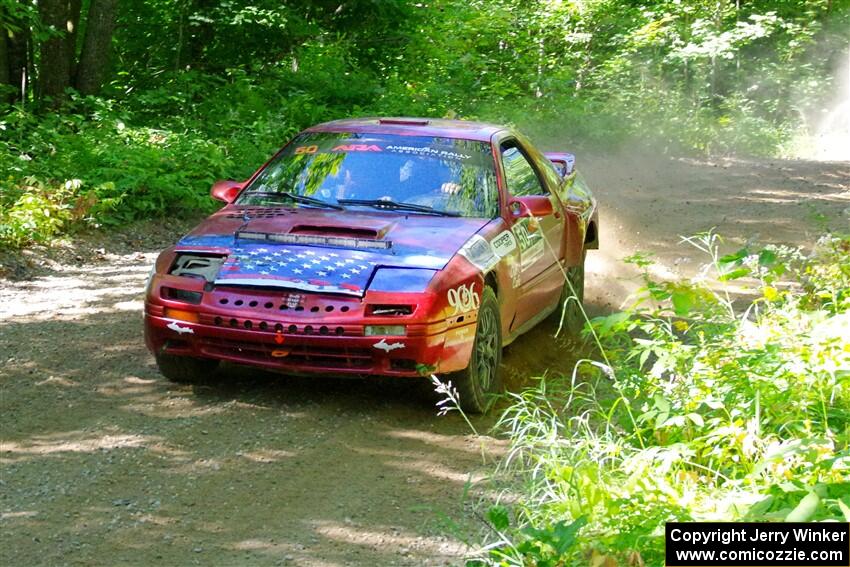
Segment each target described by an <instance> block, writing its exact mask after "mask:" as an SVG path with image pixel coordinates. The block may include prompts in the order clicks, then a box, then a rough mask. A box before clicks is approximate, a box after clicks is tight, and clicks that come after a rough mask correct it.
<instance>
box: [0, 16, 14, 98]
mask: <svg viewBox="0 0 850 567" xmlns="http://www.w3.org/2000/svg"><path fill="white" fill-rule="evenodd" d="M8 35H9V34H7V33H6V31H5V30H0V87H2V88H3V92H2V93H0V103H2V104H8V103H9V102H11V101H12V89H11V88H10V87H12V86H13V85H12V83H11V82H10V81H9V47H8V41H7V39H6V38H7V37H8Z"/></svg>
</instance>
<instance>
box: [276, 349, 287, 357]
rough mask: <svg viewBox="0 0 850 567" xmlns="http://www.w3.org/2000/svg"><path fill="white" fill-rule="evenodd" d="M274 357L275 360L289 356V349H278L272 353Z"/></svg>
mask: <svg viewBox="0 0 850 567" xmlns="http://www.w3.org/2000/svg"><path fill="white" fill-rule="evenodd" d="M272 356H273V357H275V358H283V357H285V356H289V349H282V348H276V349H274V350H273V351H272Z"/></svg>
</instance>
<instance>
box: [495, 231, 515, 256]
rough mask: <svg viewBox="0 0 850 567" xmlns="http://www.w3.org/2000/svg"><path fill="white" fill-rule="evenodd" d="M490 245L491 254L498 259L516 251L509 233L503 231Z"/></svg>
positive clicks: (511, 235) (512, 236) (513, 239)
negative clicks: (491, 248)
mask: <svg viewBox="0 0 850 567" xmlns="http://www.w3.org/2000/svg"><path fill="white" fill-rule="evenodd" d="M490 245H491V246H492V247H493V253H494V254H496V256H498V257H499V258H504V257H505V256H507V255H508V254H510V253H511V252H513V251H514V250H515V249H516V239H515V238H514V235H513V233H512V232H511V231H509V230H505V231H503V232H501V233H499V234H497V235H496V238H494V239H493V240H492V241H491V242H490Z"/></svg>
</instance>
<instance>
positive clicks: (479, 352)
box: [451, 287, 502, 413]
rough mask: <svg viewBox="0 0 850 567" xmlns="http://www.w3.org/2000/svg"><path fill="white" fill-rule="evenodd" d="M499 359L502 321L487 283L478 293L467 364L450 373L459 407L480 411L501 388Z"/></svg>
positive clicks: (471, 411)
mask: <svg viewBox="0 0 850 567" xmlns="http://www.w3.org/2000/svg"><path fill="white" fill-rule="evenodd" d="M501 362H502V324H501V320H500V317H499V302H498V300H497V299H496V294H495V293H494V292H493V290H492V289H491V288H489V287H485V288H484V291H483V292H482V293H481V306H480V307H479V309H478V325H477V327H476V330H475V340H474V343H473V346H472V356H470V358H469V366H467V367H466V368H465V369H464V370H461V371H460V372H457V373H455V374H453V375H452V376H451V378H452V380H453V382H454V383H455V386H456V387H457V390H458V394H459V395H460V407H461V409H463V410H464V411H467V412H470V413H483V412H484V411H486V410H487V407H488V406H489V404H490V401H491V398H492V396H493V395H494V394H496V393H498V392H499V389H500V388H501V377H500V375H499V365H500V364H501Z"/></svg>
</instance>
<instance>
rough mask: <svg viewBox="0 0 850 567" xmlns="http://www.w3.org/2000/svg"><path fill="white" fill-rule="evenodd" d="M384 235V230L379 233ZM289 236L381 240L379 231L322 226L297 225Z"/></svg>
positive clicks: (351, 227)
mask: <svg viewBox="0 0 850 567" xmlns="http://www.w3.org/2000/svg"><path fill="white" fill-rule="evenodd" d="M380 232H383V233H384V234H386V230H383V231H380ZM289 234H304V235H309V236H333V237H337V238H358V239H363V238H365V239H370V240H377V239H379V238H381V236H379V231H377V230H375V229H374V228H363V227H353V226H323V225H307V224H298V225H295V226H293V227H292V229H290V231H289Z"/></svg>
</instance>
